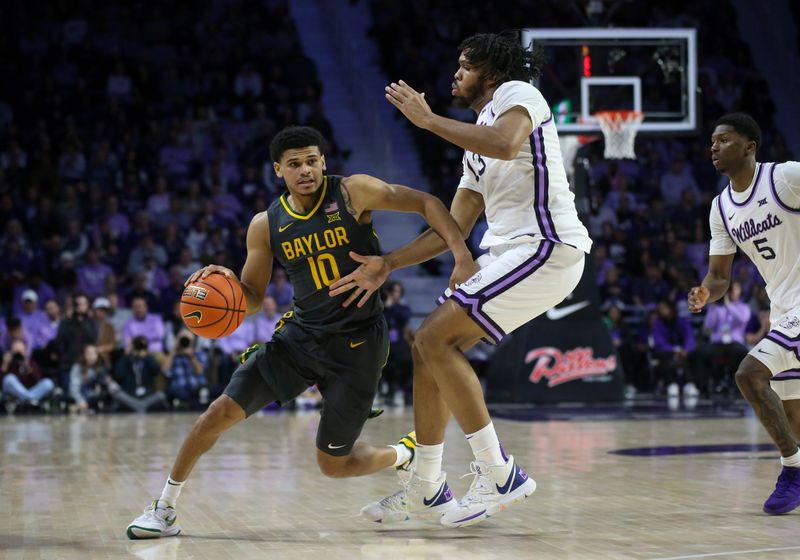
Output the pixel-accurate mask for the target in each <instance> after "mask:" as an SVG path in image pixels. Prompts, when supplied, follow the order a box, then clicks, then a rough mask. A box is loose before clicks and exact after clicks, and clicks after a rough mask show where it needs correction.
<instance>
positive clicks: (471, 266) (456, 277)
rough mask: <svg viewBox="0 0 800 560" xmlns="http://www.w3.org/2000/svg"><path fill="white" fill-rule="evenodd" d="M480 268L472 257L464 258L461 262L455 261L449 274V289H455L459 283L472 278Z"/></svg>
mask: <svg viewBox="0 0 800 560" xmlns="http://www.w3.org/2000/svg"><path fill="white" fill-rule="evenodd" d="M480 269H481V267H480V266H478V263H476V262H475V261H474V260H472V258H469V259H464V260H463V261H462V262H459V261H456V263H455V265H454V266H453V273H452V274H450V284H449V286H450V289H451V290H455V289H456V287H457V286H458V285H459V284H463V283H464V282H466V281H467V280H469V279H470V278H472V277H473V276H474V275H475V273H476V272H478V271H479V270H480Z"/></svg>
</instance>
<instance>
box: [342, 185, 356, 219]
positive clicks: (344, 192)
mask: <svg viewBox="0 0 800 560" xmlns="http://www.w3.org/2000/svg"><path fill="white" fill-rule="evenodd" d="M342 198H343V199H344V207H345V208H347V211H348V212H349V213H350V215H351V216H353V217H354V218H355V219H358V215H359V213H358V211H357V210H356V209H355V208H354V207H353V200H352V198H350V191H349V190H348V189H347V186H346V185H345V184H344V183H342Z"/></svg>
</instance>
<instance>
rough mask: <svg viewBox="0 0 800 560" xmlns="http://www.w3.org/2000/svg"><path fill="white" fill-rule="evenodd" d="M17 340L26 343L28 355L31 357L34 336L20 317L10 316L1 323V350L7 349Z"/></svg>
mask: <svg viewBox="0 0 800 560" xmlns="http://www.w3.org/2000/svg"><path fill="white" fill-rule="evenodd" d="M15 340H21V341H22V342H23V343H24V344H25V348H26V351H27V352H28V354H27V357H28V358H30V357H31V351H32V350H33V337H32V336H31V335H30V333H29V332H28V331H27V330H26V329H25V327H24V326H23V325H22V321H20V319H19V317H8V318H7V319H6V320H5V322H4V323H0V351H7V350H9V349H10V348H11V345H12V344H13V343H14V341H15Z"/></svg>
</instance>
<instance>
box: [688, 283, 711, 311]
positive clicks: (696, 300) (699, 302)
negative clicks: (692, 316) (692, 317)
mask: <svg viewBox="0 0 800 560" xmlns="http://www.w3.org/2000/svg"><path fill="white" fill-rule="evenodd" d="M710 295H711V292H709V291H708V288H706V287H705V286H695V287H694V288H692V289H691V290H689V296H688V297H687V298H686V299H687V301H688V304H689V311H691V312H692V313H700V311H701V310H702V309H703V307H704V306H705V304H706V302H707V301H708V297H709V296H710Z"/></svg>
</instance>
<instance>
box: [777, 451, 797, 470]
mask: <svg viewBox="0 0 800 560" xmlns="http://www.w3.org/2000/svg"><path fill="white" fill-rule="evenodd" d="M781 465H783V466H784V467H800V449H798V450H797V451H796V452H795V454H794V455H791V456H789V457H781Z"/></svg>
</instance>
